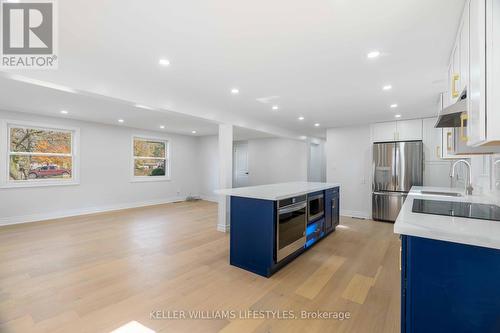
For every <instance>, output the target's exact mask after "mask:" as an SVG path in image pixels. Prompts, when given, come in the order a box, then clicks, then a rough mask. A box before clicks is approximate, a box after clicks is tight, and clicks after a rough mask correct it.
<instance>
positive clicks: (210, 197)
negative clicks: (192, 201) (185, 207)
mask: <svg viewBox="0 0 500 333" xmlns="http://www.w3.org/2000/svg"><path fill="white" fill-rule="evenodd" d="M200 198H201V200H205V201H210V202H216V203H217V202H219V197H218V196H216V195H206V194H201V195H200Z"/></svg>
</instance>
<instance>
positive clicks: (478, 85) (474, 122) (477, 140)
mask: <svg viewBox="0 0 500 333" xmlns="http://www.w3.org/2000/svg"><path fill="white" fill-rule="evenodd" d="M467 5H469V6H468V7H469V17H468V18H469V41H470V45H469V66H470V71H469V84H468V92H467V95H468V105H467V109H468V111H467V131H466V132H467V144H468V145H477V144H481V143H482V142H484V141H485V140H486V52H485V48H486V39H485V38H486V36H485V27H486V18H485V13H486V6H485V5H486V0H470V1H468V2H467V3H466V7H467Z"/></svg>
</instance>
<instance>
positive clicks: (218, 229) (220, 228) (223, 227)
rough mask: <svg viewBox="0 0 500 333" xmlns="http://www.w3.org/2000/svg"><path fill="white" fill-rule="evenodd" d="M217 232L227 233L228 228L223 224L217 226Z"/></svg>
mask: <svg viewBox="0 0 500 333" xmlns="http://www.w3.org/2000/svg"><path fill="white" fill-rule="evenodd" d="M217 231H220V232H229V226H228V225H225V224H217Z"/></svg>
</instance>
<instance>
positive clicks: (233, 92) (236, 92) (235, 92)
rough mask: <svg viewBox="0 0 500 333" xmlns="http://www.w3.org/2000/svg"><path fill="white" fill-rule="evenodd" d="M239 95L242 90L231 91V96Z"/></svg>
mask: <svg viewBox="0 0 500 333" xmlns="http://www.w3.org/2000/svg"><path fill="white" fill-rule="evenodd" d="M239 93H240V90H239V89H238V88H233V89H231V94H233V95H237V94H239Z"/></svg>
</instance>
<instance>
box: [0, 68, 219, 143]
mask: <svg viewBox="0 0 500 333" xmlns="http://www.w3.org/2000/svg"><path fill="white" fill-rule="evenodd" d="M0 91H1V94H0V110H7V111H17V112H27V113H36V114H41V115H45V116H50V117H61V118H68V119H77V120H85V121H93V122H98V123H104V124H110V125H118V126H129V127H135V128H140V129H147V130H154V131H165V132H170V133H179V134H185V135H195V136H203V135H216V134H217V133H218V125H217V123H215V122H211V121H207V120H204V119H200V118H196V117H193V116H189V115H183V114H179V113H175V112H169V111H165V110H161V111H160V110H148V109H143V108H140V107H136V106H134V104H132V103H130V102H127V101H123V100H118V99H114V98H109V97H105V96H99V95H94V94H91V93H82V92H76V91H61V90H58V89H51V88H47V87H42V86H40V85H36V84H30V83H26V82H21V81H18V80H12V79H8V78H5V77H4V76H1V75H0ZM61 110H65V111H67V112H68V114H66V115H62V114H61V113H60V111H61ZM119 119H123V120H124V122H123V123H119V122H118V120H119ZM160 126H164V127H165V128H163V129H162V128H160ZM192 131H196V133H194V134H193V133H192Z"/></svg>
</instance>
